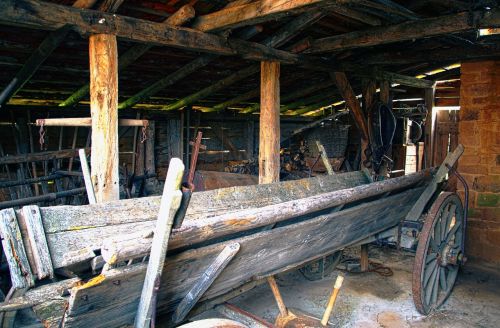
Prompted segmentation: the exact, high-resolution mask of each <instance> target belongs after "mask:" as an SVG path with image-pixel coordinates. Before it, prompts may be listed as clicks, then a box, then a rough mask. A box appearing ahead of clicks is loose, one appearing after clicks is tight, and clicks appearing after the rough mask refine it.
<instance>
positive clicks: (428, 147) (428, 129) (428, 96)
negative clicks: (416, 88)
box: [424, 87, 436, 168]
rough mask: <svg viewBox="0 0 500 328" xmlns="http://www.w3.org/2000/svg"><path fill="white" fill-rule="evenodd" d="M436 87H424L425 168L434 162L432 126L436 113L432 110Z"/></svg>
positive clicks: (434, 122)
mask: <svg viewBox="0 0 500 328" xmlns="http://www.w3.org/2000/svg"><path fill="white" fill-rule="evenodd" d="M435 92H436V88H435V87H434V88H428V89H425V97H424V99H425V106H426V107H427V118H426V120H425V130H424V160H425V162H424V164H425V168H429V167H432V165H433V162H434V158H433V155H434V134H435V131H434V128H435V124H436V113H435V111H434V109H433V108H434V93H435Z"/></svg>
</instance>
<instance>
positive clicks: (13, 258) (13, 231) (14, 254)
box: [0, 208, 35, 289]
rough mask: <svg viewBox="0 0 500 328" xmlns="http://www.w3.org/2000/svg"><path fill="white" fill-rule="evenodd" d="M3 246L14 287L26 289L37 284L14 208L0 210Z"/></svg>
mask: <svg viewBox="0 0 500 328" xmlns="http://www.w3.org/2000/svg"><path fill="white" fill-rule="evenodd" d="M0 234H1V236H2V248H3V251H4V252H5V258H6V259H7V263H8V265H9V271H10V279H11V282H12V287H13V288H16V289H24V288H28V287H31V286H33V285H34V284H35V278H34V276H33V274H32V272H31V267H30V264H29V262H28V258H27V256H26V251H25V249H24V244H23V239H22V235H21V231H20V229H19V225H18V224H17V218H16V212H15V211H14V210H13V209H12V208H8V209H5V210H1V211H0Z"/></svg>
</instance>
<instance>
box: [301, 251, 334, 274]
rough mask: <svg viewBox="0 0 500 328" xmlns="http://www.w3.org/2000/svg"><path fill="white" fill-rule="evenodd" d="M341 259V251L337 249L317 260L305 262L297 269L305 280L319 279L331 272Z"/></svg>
mask: <svg viewBox="0 0 500 328" xmlns="http://www.w3.org/2000/svg"><path fill="white" fill-rule="evenodd" d="M341 259H342V251H337V252H335V253H333V254H330V255H328V256H325V257H322V258H321V259H319V260H317V261H314V262H311V263H309V264H306V265H305V266H303V267H302V268H300V269H299V271H300V273H302V275H303V276H304V277H305V278H306V279H307V280H311V281H315V280H320V279H323V277H325V276H327V275H329V274H330V273H332V272H333V270H335V268H336V267H337V265H339V263H340V260H341Z"/></svg>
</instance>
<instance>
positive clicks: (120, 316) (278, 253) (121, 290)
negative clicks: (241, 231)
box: [38, 187, 423, 327]
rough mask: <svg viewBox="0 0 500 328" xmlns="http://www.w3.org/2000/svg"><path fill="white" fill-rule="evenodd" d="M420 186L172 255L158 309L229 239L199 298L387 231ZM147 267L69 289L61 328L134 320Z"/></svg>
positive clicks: (167, 306) (176, 297)
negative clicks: (227, 256)
mask: <svg viewBox="0 0 500 328" xmlns="http://www.w3.org/2000/svg"><path fill="white" fill-rule="evenodd" d="M422 190H423V188H422V187H420V188H415V189H412V190H408V191H405V192H403V193H400V194H396V195H393V196H388V197H387V198H384V199H379V200H376V201H373V202H369V203H365V204H362V205H359V206H356V207H353V208H350V209H347V210H343V211H341V212H336V213H332V214H328V215H322V216H319V217H317V218H314V219H310V220H307V221H304V222H301V223H296V224H292V225H289V226H284V227H281V228H277V229H273V230H269V231H265V232H260V233H256V234H253V235H250V236H247V237H242V238H238V239H233V240H231V241H229V242H226V243H220V244H216V245H211V246H207V247H203V248H199V249H195V250H189V251H185V252H182V253H180V254H178V255H176V256H171V257H169V258H167V262H166V264H165V267H164V272H165V276H164V277H163V278H162V285H161V288H160V294H159V299H158V302H159V303H158V305H159V306H158V311H159V312H160V313H168V312H171V311H173V310H174V309H175V307H176V305H177V303H178V302H179V301H180V299H182V297H183V296H184V295H185V294H186V293H187V291H188V290H189V288H190V287H191V286H192V285H193V284H194V283H195V282H196V281H197V279H198V277H199V276H200V275H201V274H202V273H203V272H204V270H205V268H206V267H208V266H209V265H210V263H211V262H212V260H213V259H214V258H215V257H216V256H217V254H218V253H219V252H220V251H221V250H222V249H223V247H225V245H226V244H227V243H230V242H238V243H240V245H241V249H240V252H239V253H238V255H237V256H236V257H235V258H234V259H233V261H232V262H231V263H230V264H229V265H228V267H227V268H226V269H225V270H224V272H223V273H222V274H221V275H220V276H219V278H217V280H216V281H215V282H214V284H213V285H212V286H211V288H210V289H209V290H208V291H207V293H206V294H205V295H204V297H203V299H210V298H213V297H216V296H218V295H221V294H223V293H225V292H227V291H229V290H231V289H232V288H234V287H236V286H239V285H241V284H244V283H245V282H247V281H250V280H252V279H253V278H254V277H256V276H261V275H265V274H266V273H268V272H275V271H281V270H285V269H286V268H292V267H296V266H298V265H300V264H302V263H305V262H307V261H310V260H312V259H314V258H319V257H321V256H323V255H324V254H327V253H330V252H332V251H334V250H336V249H340V248H342V247H345V246H347V245H349V244H352V243H354V242H356V241H358V240H361V239H363V238H366V237H368V236H370V235H373V234H374V233H377V232H380V231H383V230H386V229H388V228H390V227H392V226H394V225H396V224H397V223H398V222H399V221H400V220H402V219H403V218H404V217H405V216H406V214H407V213H408V211H409V209H410V208H411V206H412V205H413V203H414V202H415V201H416V199H417V198H418V196H419V194H420V193H421V192H422ZM145 268H146V266H145V265H144V264H139V265H134V266H130V267H125V268H118V269H114V270H111V271H109V272H107V273H106V274H105V275H100V276H98V277H96V278H94V279H93V280H91V281H89V282H88V283H86V284H84V285H82V286H79V287H75V288H73V289H72V290H71V292H70V294H71V295H70V298H69V307H68V309H67V311H66V315H65V319H64V321H65V322H64V324H65V327H110V326H121V325H129V324H132V323H133V319H134V315H135V309H136V307H137V302H138V298H139V295H140V289H141V286H142V282H143V279H144V274H145ZM41 310H44V311H45V313H46V314H47V313H49V312H50V311H47V309H46V308H44V307H43V305H40V306H38V312H39V313H42V312H43V311H42V312H41ZM51 315H52V316H53V315H54V314H53V313H51Z"/></svg>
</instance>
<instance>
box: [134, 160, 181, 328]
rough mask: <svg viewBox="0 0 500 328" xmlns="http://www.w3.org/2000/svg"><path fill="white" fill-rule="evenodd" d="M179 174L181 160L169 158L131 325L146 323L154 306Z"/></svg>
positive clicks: (176, 202) (177, 195) (141, 326)
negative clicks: (149, 249)
mask: <svg viewBox="0 0 500 328" xmlns="http://www.w3.org/2000/svg"><path fill="white" fill-rule="evenodd" d="M183 174H184V164H183V163H182V161H181V160H180V159H179V158H173V159H172V160H171V161H170V163H169V165H168V172H167V177H166V178H165V186H164V188H163V195H162V197H161V201H160V210H159V211H158V215H157V218H156V224H155V230H154V231H155V233H154V236H153V242H152V247H151V253H150V255H149V262H148V266H147V269H146V276H145V278H144V283H143V285H142V291H141V297H140V301H139V306H138V307H137V314H136V317H135V323H134V326H135V327H136V328H146V327H149V326H150V322H151V314H152V312H153V306H156V304H155V303H154V302H153V300H154V299H155V296H154V294H155V285H156V281H158V280H160V279H161V277H162V274H163V267H164V264H165V256H166V255H167V248H168V241H169V239H170V233H171V231H172V224H173V222H174V216H175V213H176V212H177V209H178V208H179V205H180V203H181V198H182V192H181V191H180V187H181V180H182V176H183Z"/></svg>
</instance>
